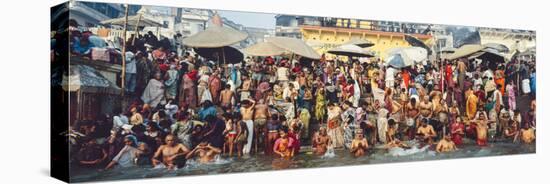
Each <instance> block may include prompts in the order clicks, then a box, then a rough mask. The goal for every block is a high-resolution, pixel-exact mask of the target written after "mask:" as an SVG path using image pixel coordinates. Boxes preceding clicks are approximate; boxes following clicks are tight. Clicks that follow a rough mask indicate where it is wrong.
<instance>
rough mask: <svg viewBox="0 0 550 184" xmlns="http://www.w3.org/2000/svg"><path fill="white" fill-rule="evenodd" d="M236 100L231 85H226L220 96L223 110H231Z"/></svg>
mask: <svg viewBox="0 0 550 184" xmlns="http://www.w3.org/2000/svg"><path fill="white" fill-rule="evenodd" d="M234 98H235V93H233V91H231V85H229V84H226V85H225V88H224V89H223V90H222V92H221V95H220V102H221V106H222V108H224V109H225V110H231V107H232V106H233V102H234Z"/></svg>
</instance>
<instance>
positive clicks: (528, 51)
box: [518, 47, 537, 56]
mask: <svg viewBox="0 0 550 184" xmlns="http://www.w3.org/2000/svg"><path fill="white" fill-rule="evenodd" d="M536 54H537V49H536V47H530V48H528V49H526V50H525V51H523V52H520V53H519V54H518V56H534V55H536Z"/></svg>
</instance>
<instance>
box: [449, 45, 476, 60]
mask: <svg viewBox="0 0 550 184" xmlns="http://www.w3.org/2000/svg"><path fill="white" fill-rule="evenodd" d="M483 49H485V47H484V46H482V45H477V44H468V45H463V46H461V47H460V48H458V49H456V51H455V52H454V53H453V54H451V55H449V57H448V58H447V59H450V60H453V59H458V58H462V57H466V56H469V55H472V54H474V53H477V52H479V51H481V50H483Z"/></svg>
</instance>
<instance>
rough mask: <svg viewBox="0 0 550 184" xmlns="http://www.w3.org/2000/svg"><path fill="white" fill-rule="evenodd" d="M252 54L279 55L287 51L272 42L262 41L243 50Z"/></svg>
mask: <svg viewBox="0 0 550 184" xmlns="http://www.w3.org/2000/svg"><path fill="white" fill-rule="evenodd" d="M242 51H243V52H244V53H245V54H247V55H250V56H278V55H282V54H284V53H285V49H283V48H280V47H277V46H276V45H274V44H273V43H270V42H260V43H256V44H254V45H251V46H249V47H247V48H245V49H243V50H242Z"/></svg>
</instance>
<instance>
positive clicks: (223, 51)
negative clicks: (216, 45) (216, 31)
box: [218, 47, 226, 66]
mask: <svg viewBox="0 0 550 184" xmlns="http://www.w3.org/2000/svg"><path fill="white" fill-rule="evenodd" d="M222 58H223V64H224V65H225V64H226V62H225V49H223V47H222ZM218 63H219V62H218ZM222 66H223V65H222Z"/></svg>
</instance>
